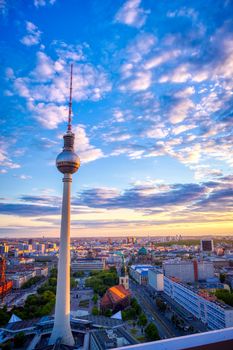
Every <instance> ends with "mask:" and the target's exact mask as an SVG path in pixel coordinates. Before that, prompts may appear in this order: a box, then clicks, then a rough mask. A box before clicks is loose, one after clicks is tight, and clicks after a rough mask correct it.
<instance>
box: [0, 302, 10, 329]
mask: <svg viewBox="0 0 233 350" xmlns="http://www.w3.org/2000/svg"><path fill="white" fill-rule="evenodd" d="M9 319H10V314H9V313H8V312H7V307H6V305H5V306H4V307H3V308H2V309H0V326H5V324H7V323H8V321H9Z"/></svg>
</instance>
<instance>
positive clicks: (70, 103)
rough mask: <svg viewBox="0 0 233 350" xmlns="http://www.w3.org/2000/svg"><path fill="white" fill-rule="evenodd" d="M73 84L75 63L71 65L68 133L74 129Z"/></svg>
mask: <svg viewBox="0 0 233 350" xmlns="http://www.w3.org/2000/svg"><path fill="white" fill-rule="evenodd" d="M72 82H73V63H71V65H70V100H69V116H68V126H67V131H71V129H72V124H71V123H72Z"/></svg>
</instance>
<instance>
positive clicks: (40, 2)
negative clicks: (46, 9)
mask: <svg viewBox="0 0 233 350" xmlns="http://www.w3.org/2000/svg"><path fill="white" fill-rule="evenodd" d="M55 2H56V0H34V5H35V6H36V7H42V6H46V5H53V4H55Z"/></svg>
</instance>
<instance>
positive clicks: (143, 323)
mask: <svg viewBox="0 0 233 350" xmlns="http://www.w3.org/2000/svg"><path fill="white" fill-rule="evenodd" d="M138 325H139V326H141V327H145V326H146V325H147V318H146V315H145V314H143V313H141V314H140V315H139V318H138Z"/></svg>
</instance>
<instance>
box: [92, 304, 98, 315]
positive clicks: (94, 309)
mask: <svg viewBox="0 0 233 350" xmlns="http://www.w3.org/2000/svg"><path fill="white" fill-rule="evenodd" d="M92 315H94V316H98V315H99V310H98V307H97V306H93V308H92Z"/></svg>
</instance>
